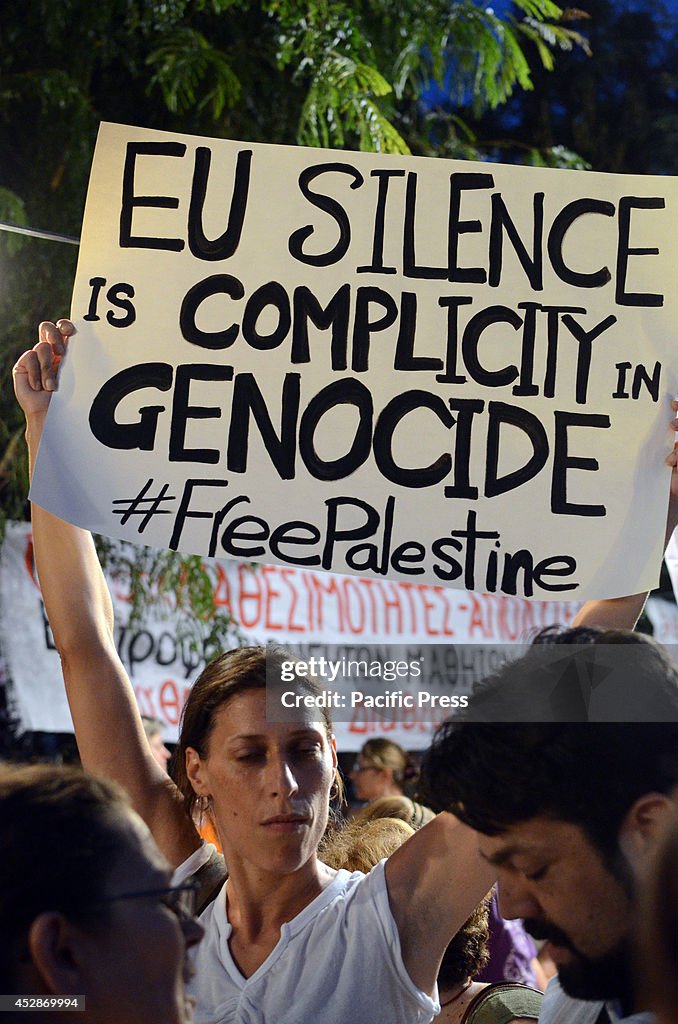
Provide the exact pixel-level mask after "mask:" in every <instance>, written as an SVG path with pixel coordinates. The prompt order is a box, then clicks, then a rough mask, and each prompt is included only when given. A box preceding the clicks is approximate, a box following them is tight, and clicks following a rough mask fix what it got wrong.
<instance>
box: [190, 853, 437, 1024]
mask: <svg viewBox="0 0 678 1024" xmlns="http://www.w3.org/2000/svg"><path fill="white" fill-rule="evenodd" d="M199 853H200V856H199V857H196V855H195V854H194V855H193V857H191V858H189V861H187V862H185V864H182V865H181V867H180V868H179V869H178V870H177V872H176V874H175V882H176V884H179V881H183V880H185V879H186V878H187V877H189V876H190V874H192V873H193V872H194V871H195V870H197V868H198V867H199V866H200V863H202V862H203V861H204V859H205V851H204V848H203V850H201V851H199ZM384 864H385V861H382V862H381V863H380V864H378V865H377V866H376V867H375V868H373V869H372V871H371V872H370V873H369V875H363V874H362V873H361V872H359V871H356V872H354V873H353V874H351V873H350V872H348V871H338V872H337V874H336V876H335V878H334V879H333V880H332V881H331V882H330V884H329V885H328V886H327V887H326V888H325V889H323V891H322V892H321V893H320V894H319V895H318V896H316V898H315V899H314V900H313V901H312V902H311V903H309V905H308V906H307V907H305V908H304V910H302V911H301V913H300V914H297V916H296V917H295V918H293V919H292V920H291V921H288V922H287V923H286V924H284V925H283V926H282V928H281V931H280V939H279V941H278V944H277V945H276V947H275V949H274V950H273V951H272V952H271V954H270V955H269V956H268V957H267V959H266V960H265V961H264V963H263V964H262V965H261V967H259V968H258V970H256V971H255V973H254V974H253V975H252V976H251V977H250V978H244V977H243V975H242V974H241V973H240V971H239V970H238V968H237V966H236V965H235V963H234V962H233V958H232V957H231V952H230V949H229V946H228V940H229V938H230V935H231V925H230V924H229V921H228V917H227V913H226V898H225V892H224V890H223V889H222V890H221V891H220V893H219V895H218V896H217V898H216V899H215V900H214V901H213V902H212V903H210V905H209V906H208V907H207V908H206V910H205V911H204V912H203V914H202V915H201V918H200V922H201V924H202V925H203V926H204V928H205V936H204V938H203V940H202V942H200V943H199V945H198V946H197V947H196V948H195V951H194V955H193V966H194V968H195V972H196V973H195V977H194V978H193V980H192V981H191V983H190V985H189V986H188V989H189V993H190V995H192V996H194V997H195V998H196V999H197V1006H196V1010H195V1019H196V1022H197V1024H428V1022H429V1021H431V1020H432V1019H433V1017H434V1016H435V1015H436V1014H437V1013H439V1012H440V1006H439V1004H438V1003H437V1002H436V1000H435V999H432V998H431V997H430V996H428V995H426V993H424V992H422V991H420V990H419V989H418V988H417V987H416V986H415V985H414V983H413V982H412V981H411V980H410V977H409V975H408V973H407V971H406V969H405V966H404V964H403V960H402V955H401V951H400V938H399V935H398V930H397V928H396V924H395V921H394V920H393V915H392V913H391V908H390V906H389V902H388V892H387V890H386V878H385V875H384Z"/></svg>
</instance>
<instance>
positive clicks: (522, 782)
mask: <svg viewBox="0 0 678 1024" xmlns="http://www.w3.org/2000/svg"><path fill="white" fill-rule="evenodd" d="M424 773H425V780H426V782H425V787H426V788H425V793H424V796H425V798H426V800H427V802H428V803H429V804H430V805H431V806H432V807H434V808H435V809H443V808H444V809H445V810H450V811H452V812H453V813H454V814H456V815H458V817H459V818H461V819H462V820H463V821H465V822H466V823H467V824H469V825H471V826H472V827H473V828H474V829H476V830H477V832H478V843H479V849H480V853H481V856H483V857H484V858H485V859H486V860H487V861H489V862H490V863H491V864H493V865H495V866H496V868H497V871H498V875H499V899H500V910H501V913H502V914H503V915H504V916H505V917H508V918H523V919H524V922H525V925H526V927H527V930H528V931H529V932H530V933H531V934H532V935H533V936H534V937H535V938H538V939H548V940H549V942H550V947H549V951H550V953H551V956H552V958H553V960H554V961H555V963H556V965H557V967H558V982H556V983H555V984H553V983H552V984H551V986H550V988H549V992H548V993H547V997H546V999H545V1001H544V1007H543V1009H542V1014H541V1016H540V1022H541V1024H544V1022H547V1024H594V1022H596V1021H598V1024H603V1022H607V1021H608V1019H609V1020H612V1021H620V1020H623V1019H626V1018H629V1017H630V1016H632V1015H634V1014H636V1013H638V1012H641V1011H643V1009H644V1007H643V1006H642V1005H641V1006H639V1005H638V1002H637V998H636V992H635V985H634V971H633V967H634V959H633V939H634V894H635V892H636V886H637V883H638V881H639V879H640V878H641V877H642V875H643V872H644V870H645V868H646V866H647V864H648V863H649V861H650V858H651V855H652V853H653V850H654V847H655V844H656V842H657V839H658V837H659V836H660V834H661V831H662V827H663V824H664V822H665V820H666V818H667V816H668V814H669V813H670V810H671V798H670V793H671V790H672V789H673V788H674V787H675V786H676V785H677V784H678V671H677V670H676V667H675V666H674V665H673V663H672V662H671V661H670V660H669V659H668V657H667V656H666V654H665V652H664V651H663V650H662V648H661V647H660V646H659V645H658V644H656V643H654V642H653V641H651V640H650V639H649V638H647V637H644V636H642V635H641V634H637V633H631V632H628V631H626V630H608V631H602V630H597V629H589V628H579V629H571V630H565V631H564V632H562V633H554V632H552V631H547V633H546V635H541V636H540V637H539V638H537V642H536V645H535V646H533V647H532V648H531V649H530V650H529V652H528V654H527V655H526V656H525V657H523V658H521V659H519V660H517V661H514V662H512V663H509V664H507V665H505V666H503V668H501V669H500V670H499V671H498V672H497V673H496V674H495V675H494V676H493V677H491V678H490V679H488V680H486V681H485V682H484V683H482V684H481V685H480V687H478V688H477V689H476V692H475V693H474V695H473V696H472V698H471V700H470V705H469V709H468V711H467V712H464V713H463V720H462V718H460V717H457V718H455V719H453V720H451V721H449V722H447V723H445V725H443V726H442V727H441V729H440V730H439V731H438V733H437V734H436V737H435V739H434V742H433V745H432V747H431V750H430V751H429V753H428V755H427V758H426V761H425V764H424Z"/></svg>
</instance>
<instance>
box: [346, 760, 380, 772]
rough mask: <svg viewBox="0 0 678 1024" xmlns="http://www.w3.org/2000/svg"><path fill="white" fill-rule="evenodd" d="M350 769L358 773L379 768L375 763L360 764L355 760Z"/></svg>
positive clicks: (374, 770)
mask: <svg viewBox="0 0 678 1024" xmlns="http://www.w3.org/2000/svg"><path fill="white" fill-rule="evenodd" d="M351 771H352V772H353V773H354V774H355V775H359V774H360V772H378V771H379V769H378V768H377V767H376V765H373V764H361V763H360V761H356V762H355V764H354V765H353V767H352V768H351Z"/></svg>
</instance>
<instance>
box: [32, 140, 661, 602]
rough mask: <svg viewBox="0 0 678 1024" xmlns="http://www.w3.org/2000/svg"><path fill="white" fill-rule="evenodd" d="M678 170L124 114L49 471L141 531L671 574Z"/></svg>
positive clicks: (547, 578)
mask: <svg viewBox="0 0 678 1024" xmlns="http://www.w3.org/2000/svg"><path fill="white" fill-rule="evenodd" d="M677 209H678V179H675V178H660V177H638V176H627V175H604V174H596V173H585V172H577V171H566V170H549V169H542V168H525V167H508V166H502V165H494V164H480V163H471V162H468V163H467V162H458V161H447V160H435V159H417V158H407V157H396V156H385V155H374V154H365V153H349V152H332V151H325V150H310V149H303V148H295V147H280V146H268V145H260V144H250V143H240V142H230V141H225V140H215V139H203V138H195V137H190V136H176V135H172V134H168V133H164V132H156V131H150V130H146V129H140V128H132V127H126V126H121V125H111V124H108V125H103V126H102V128H101V133H100V137H99V141H98V144H97V149H96V154H95V158H94V164H93V168H92V176H91V181H90V188H89V193H88V198H87V206H86V212H85V218H84V224H83V232H82V241H81V251H80V259H79V263H78V271H77V279H76V283H75V290H74V298H73V308H72V316H73V318H74V320H75V322H76V325H77V330H78V334H77V335H76V337H75V338H74V339H73V340H72V342H71V345H70V347H71V351H70V354H69V356H68V357H67V360H66V362H65V366H64V369H63V373H62V376H61V380H60V386H59V392H58V394H57V395H56V397H55V400H53V401H52V404H51V408H50V413H49V418H48V424H47V429H46V432H45V436H44V439H43V443H42V445H41V449H40V455H39V459H38V466H37V472H36V476H35V480H34V484H33V490H32V497H33V499H34V500H35V501H37V502H38V503H39V504H41V505H44V506H45V507H47V508H49V509H50V510H51V511H52V512H54V513H56V514H57V515H59V516H61V517H62V518H65V519H69V520H71V521H73V522H75V523H77V524H79V525H81V526H85V527H87V528H89V529H92V530H95V531H99V532H102V533H105V534H108V535H110V536H117V537H121V538H124V539H127V540H131V541H134V542H136V543H147V544H151V545H156V546H160V547H170V548H173V549H179V550H182V551H186V552H195V553H200V554H206V555H210V556H217V557H229V558H234V559H240V560H256V561H259V562H265V563H270V564H278V565H281V566H289V567H304V568H314V569H320V570H328V571H331V572H337V573H355V574H358V575H361V576H365V577H368V578H373V579H400V580H405V581H410V582H415V583H430V584H433V585H444V586H453V587H460V588H464V589H466V590H469V591H481V592H486V593H496V594H508V595H517V596H519V597H526V598H538V599H542V600H545V599H548V600H580V599H582V598H585V597H609V596H617V595H620V594H624V593H629V592H636V591H639V590H646V589H650V588H651V587H653V586H654V585H655V584H656V581H657V577H658V572H659V565H660V560H661V545H662V534H663V523H664V520H665V512H666V503H667V494H668V470H667V469H666V467H665V466H664V465H663V460H664V455H665V454H666V452H667V450H668V446H669V439H668V436H667V435H668V432H667V430H666V423H667V420H668V418H669V410H668V397H669V396H670V394H671V393H672V392H673V391H674V390H675V388H676V354H675V353H676V350H677V347H676V326H675V325H676V323H678V308H677V305H678V298H677V290H676V288H675V278H676V272H677V270H678V266H677V260H676V257H675V255H674V254H673V253H675V246H674V245H673V234H674V230H675V227H674V226H675V221H676V211H677Z"/></svg>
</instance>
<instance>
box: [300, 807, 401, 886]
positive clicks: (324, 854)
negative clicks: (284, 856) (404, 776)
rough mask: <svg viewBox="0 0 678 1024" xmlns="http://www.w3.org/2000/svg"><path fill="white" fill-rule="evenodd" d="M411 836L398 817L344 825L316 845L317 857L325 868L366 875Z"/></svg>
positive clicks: (329, 832)
mask: <svg viewBox="0 0 678 1024" xmlns="http://www.w3.org/2000/svg"><path fill="white" fill-rule="evenodd" d="M411 835H414V829H413V828H412V827H411V826H410V825H407V824H406V823H405V822H404V821H401V820H400V819H399V818H377V819H375V820H374V821H359V820H358V819H357V818H354V819H352V820H351V821H349V822H347V823H346V825H344V827H343V828H341V829H330V830H329V831H328V832H326V833H325V835H324V837H323V840H322V842H321V844H320V849H319V851H318V856H319V857H320V860H321V861H322V862H323V863H324V864H327V865H328V867H331V868H335V869H336V870H338V869H339V868H345V869H346V870H347V871H362V872H363V873H364V874H367V872H368V871H370V870H371V868H373V867H374V865H375V864H378V863H379V861H380V860H383V859H384V857H390V856H391V854H392V853H395V851H396V850H397V849H398V847H399V846H402V844H403V843H404V842H405V840H406V839H409V837H410V836H411Z"/></svg>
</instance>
